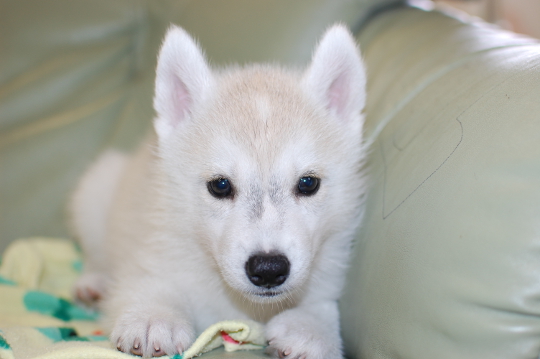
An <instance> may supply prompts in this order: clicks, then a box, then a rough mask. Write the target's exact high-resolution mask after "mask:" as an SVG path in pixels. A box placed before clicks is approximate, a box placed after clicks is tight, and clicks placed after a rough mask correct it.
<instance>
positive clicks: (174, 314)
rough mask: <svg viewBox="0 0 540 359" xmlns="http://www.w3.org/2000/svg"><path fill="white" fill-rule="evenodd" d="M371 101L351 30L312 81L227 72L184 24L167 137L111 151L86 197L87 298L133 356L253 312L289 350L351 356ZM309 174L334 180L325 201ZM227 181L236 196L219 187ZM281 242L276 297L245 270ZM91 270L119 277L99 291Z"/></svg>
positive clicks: (333, 32)
mask: <svg viewBox="0 0 540 359" xmlns="http://www.w3.org/2000/svg"><path fill="white" fill-rule="evenodd" d="M365 96H366V95H365V71H364V68H363V65H362V61H361V59H360V55H359V52H358V49H357V47H356V45H355V42H354V40H353V38H352V37H351V35H350V34H349V32H348V31H347V30H346V29H345V28H344V27H343V26H340V25H337V26H334V27H332V28H330V29H329V30H328V31H327V32H326V34H325V35H324V37H323V39H322V41H321V42H320V44H319V46H318V47H317V49H316V51H315V53H314V56H313V60H312V63H311V65H310V66H309V67H308V68H307V70H306V71H305V72H304V73H303V74H302V73H298V72H294V71H290V70H285V69H282V68H278V67H275V66H267V65H253V66H249V67H245V68H231V69H228V70H226V71H222V72H219V73H218V72H213V71H211V70H210V69H209V67H208V65H207V64H206V61H205V59H204V56H203V54H202V52H201V50H200V49H199V48H198V46H197V45H196V43H195V42H194V41H193V40H192V39H191V37H190V36H189V35H188V34H187V33H186V32H185V31H184V30H182V29H180V28H177V27H172V28H171V29H170V30H169V32H168V34H167V36H166V38H165V41H164V43H163V47H162V49H161V52H160V55H159V61H158V68H157V76H156V94H155V98H154V106H155V108H156V111H157V117H156V119H155V121H154V124H155V129H156V133H157V138H155V139H150V140H149V142H148V143H146V144H144V145H143V146H141V148H140V150H139V151H138V152H137V153H136V154H135V155H133V156H132V157H131V158H130V159H129V161H127V160H126V159H125V158H124V157H123V156H121V155H118V154H114V153H111V152H109V153H108V154H105V155H104V157H102V158H101V159H99V160H98V161H97V162H96V164H95V165H94V167H93V168H92V169H90V171H89V172H88V174H87V175H86V177H85V178H83V180H82V181H81V185H80V186H79V189H78V191H77V193H76V195H75V200H74V204H73V206H72V207H73V214H74V217H75V219H74V223H75V227H76V230H77V232H78V234H79V236H80V237H81V240H82V246H83V248H84V250H85V253H86V261H87V264H88V267H87V268H88V270H87V271H86V272H85V274H84V276H83V278H81V281H80V282H79V283H78V286H77V288H78V291H77V292H78V293H82V294H80V295H79V296H80V297H81V299H83V300H88V299H89V295H85V293H88V291H90V292H91V293H92V291H95V292H99V294H100V295H101V296H103V297H104V300H103V302H102V303H101V307H102V309H103V310H104V312H105V314H106V319H107V321H108V323H109V324H110V328H111V330H112V332H111V340H112V341H113V342H114V343H115V345H117V346H118V348H119V349H120V350H122V351H125V352H132V353H134V354H138V355H143V356H146V357H149V356H152V355H153V354H154V355H161V354H165V353H166V354H173V353H176V352H179V351H180V352H181V351H183V350H184V349H186V348H187V347H188V346H189V345H190V344H191V343H192V341H193V340H194V338H195V335H196V334H198V333H200V332H201V331H202V330H203V329H205V328H206V327H207V326H208V325H210V324H212V323H215V322H217V321H220V320H226V319H247V318H251V319H254V320H258V321H261V322H264V323H267V332H266V333H267V336H268V339H269V341H270V344H269V351H270V352H271V353H273V354H275V355H281V356H287V357H289V358H309V359H312V358H313V359H315V358H321V359H322V358H325V359H330V358H340V357H341V356H342V354H341V339H340V336H339V315H338V309H337V299H338V298H339V295H340V292H341V290H342V287H343V285H344V277H345V269H346V267H347V263H348V257H349V247H350V245H351V241H352V238H353V236H354V234H355V232H356V230H357V228H358V225H359V222H360V218H361V214H362V205H361V204H362V198H363V195H364V191H365V188H364V183H365V181H364V178H363V175H362V171H361V166H362V160H363V155H364V149H363V143H362V123H363V117H362V115H361V111H362V108H363V106H364V103H365ZM120 172H121V175H120V174H119V173H120ZM304 176H314V177H318V178H320V179H321V184H320V188H319V191H318V192H317V193H316V194H315V195H313V196H298V195H297V193H296V192H295V189H296V187H297V184H298V181H299V179H300V178H301V177H304ZM97 177H100V178H97ZM220 177H222V178H228V179H229V180H230V181H231V183H232V184H233V187H234V190H235V194H234V198H224V199H218V198H215V197H213V196H212V195H211V194H210V193H209V191H208V188H207V183H208V182H209V181H211V180H213V179H216V178H220ZM113 189H114V196H113V195H112V190H113ZM111 197H112V199H111ZM99 198H101V199H99ZM98 199H99V200H98ZM96 213H97V214H98V215H97V214H96ZM104 215H106V219H107V220H105V217H103V216H104ZM93 231H94V232H96V233H97V234H96V233H93ZM104 238H106V240H104ZM271 251H278V252H280V253H282V254H284V255H285V256H286V257H287V258H288V260H289V262H290V264H291V268H290V274H289V277H288V279H287V280H286V281H285V282H284V283H283V284H282V285H280V286H279V287H276V288H274V290H275V291H276V292H278V293H279V294H277V295H276V296H273V297H265V296H262V293H263V292H264V291H265V290H264V289H262V288H260V287H257V286H255V285H254V284H252V283H251V282H250V281H249V279H248V277H247V275H246V272H245V264H246V261H247V260H248V258H249V257H250V256H251V255H252V254H254V253H257V252H271ZM103 259H105V260H106V261H107V264H108V265H104V260H103ZM92 271H94V272H93V273H92ZM92 276H94V277H97V278H109V279H110V284H108V285H107V286H106V287H101V286H94V287H92V283H95V280H94V282H92V280H88V278H92ZM85 278H86V279H85ZM100 283H109V282H104V281H103V280H101V281H100ZM90 297H91V296H90ZM90 299H91V298H90Z"/></svg>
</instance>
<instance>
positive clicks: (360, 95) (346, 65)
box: [303, 25, 366, 123]
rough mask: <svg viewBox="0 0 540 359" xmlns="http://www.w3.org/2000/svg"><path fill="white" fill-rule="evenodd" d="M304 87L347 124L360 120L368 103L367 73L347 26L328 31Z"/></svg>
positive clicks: (312, 61)
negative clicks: (359, 117) (356, 119)
mask: <svg viewBox="0 0 540 359" xmlns="http://www.w3.org/2000/svg"><path fill="white" fill-rule="evenodd" d="M303 85H304V86H305V90H306V91H307V92H308V93H311V94H312V95H313V96H314V97H315V100H316V101H318V102H319V103H322V104H323V105H324V106H325V107H326V108H327V109H328V110H329V111H330V113H332V114H334V115H335V116H337V117H338V118H339V119H341V120H342V121H344V122H345V123H347V122H350V121H353V120H354V119H355V118H358V116H359V115H360V113H361V111H362V109H363V108H364V105H365V103H366V71H365V68H364V64H363V62H362V59H361V57H360V52H359V50H358V47H357V45H356V42H355V40H354V38H353V37H352V35H351V33H350V32H349V30H347V28H346V27H345V26H343V25H334V26H332V27H331V28H329V29H328V30H327V31H326V33H325V34H324V36H323V37H322V40H321V41H320V43H319V45H318V46H317V48H316V49H315V52H314V54H313V58H312V60H311V65H310V66H309V67H308V69H307V70H306V73H305V74H304V78H303Z"/></svg>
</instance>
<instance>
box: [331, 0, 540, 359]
mask: <svg viewBox="0 0 540 359" xmlns="http://www.w3.org/2000/svg"><path fill="white" fill-rule="evenodd" d="M359 40H360V42H362V43H363V45H364V46H363V51H364V56H365V59H366V64H367V68H368V71H369V75H370V76H369V84H368V105H367V110H366V112H367V122H368V123H367V126H366V135H367V138H368V139H369V140H371V141H372V142H373V144H372V152H371V154H370V159H369V169H370V172H371V182H372V187H371V190H370V192H369V196H368V199H367V209H366V217H365V223H364V226H363V230H362V231H361V233H360V236H359V241H358V245H357V246H356V250H355V256H356V257H355V261H354V264H353V267H352V268H351V272H350V277H349V285H348V287H347V290H346V293H345V296H344V298H343V300H342V303H341V304H342V312H343V335H344V337H345V342H346V347H347V351H348V353H349V355H350V357H358V358H370V359H376V358H386V359H390V358H395V359H397V358H411V359H422V358H426V359H427V358H430V359H431V358H456V359H466V358H475V359H477V358H506V359H507V358H537V357H538V355H539V352H540V220H539V219H540V140H539V133H540V101H539V96H540V44H538V42H537V41H536V40H532V39H529V38H525V37H521V36H517V35H514V34H511V33H508V32H505V31H501V30H499V29H496V28H493V27H490V26H489V25H485V24H473V25H471V24H469V23H464V22H461V21H459V20H456V19H453V18H450V17H447V16H445V15H442V14H440V13H437V12H424V11H421V10H417V9H404V10H396V11H392V12H388V13H386V14H383V15H381V16H380V17H378V18H376V19H375V20H374V21H373V22H371V23H370V24H369V25H368V27H367V28H366V29H365V31H363V32H362V33H361V36H360V37H359Z"/></svg>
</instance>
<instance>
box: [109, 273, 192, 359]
mask: <svg viewBox="0 0 540 359" xmlns="http://www.w3.org/2000/svg"><path fill="white" fill-rule="evenodd" d="M132 279H134V278H132ZM159 280H160V278H150V277H147V278H138V279H137V280H133V281H132V282H133V283H131V285H130V284H129V283H128V284H127V285H124V286H122V288H115V291H114V292H112V293H111V296H110V298H111V302H108V303H105V304H106V305H105V307H106V308H105V311H106V312H108V313H107V314H108V316H109V318H110V320H111V321H112V323H111V324H112V332H111V336H110V339H111V342H112V343H113V345H115V346H116V347H117V348H118V350H121V351H123V352H125V353H131V354H134V355H139V356H143V357H157V356H163V355H174V354H177V353H182V352H183V351H184V350H186V349H187V348H188V347H189V346H190V345H191V344H192V343H193V341H194V340H195V331H194V329H193V325H192V324H191V323H192V321H191V316H190V313H189V311H188V310H187V306H185V301H184V300H182V293H181V291H178V292H175V291H174V289H173V288H171V287H170V286H169V287H167V283H163V281H161V282H160V281H159ZM129 287H131V288H129ZM136 288H138V290H137V289H136Z"/></svg>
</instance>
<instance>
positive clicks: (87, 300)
mask: <svg viewBox="0 0 540 359" xmlns="http://www.w3.org/2000/svg"><path fill="white" fill-rule="evenodd" d="M104 282H105V279H104V278H103V276H102V275H101V274H99V273H95V272H89V273H83V274H82V275H81V276H80V277H79V279H77V282H75V299H77V300H78V301H80V302H82V303H84V304H86V305H88V306H96V304H97V302H99V301H100V300H101V299H103V294H104V292H105V285H104Z"/></svg>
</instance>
